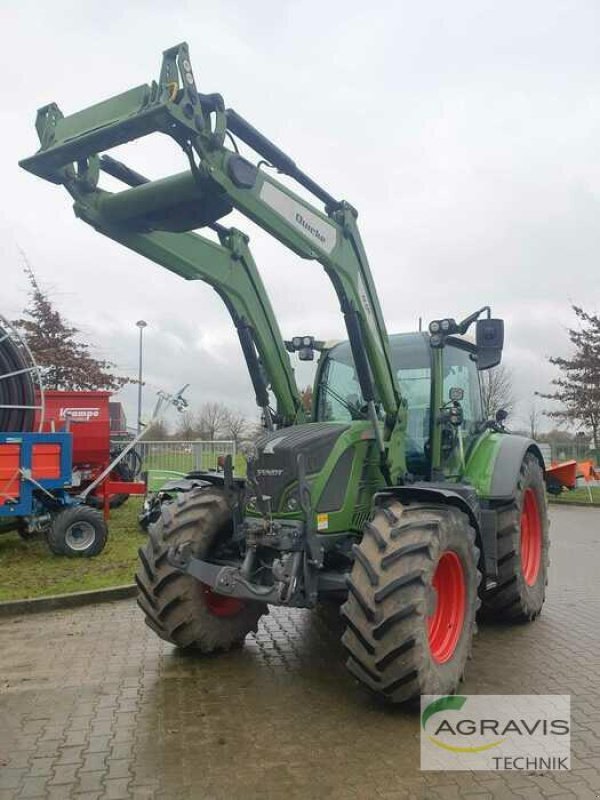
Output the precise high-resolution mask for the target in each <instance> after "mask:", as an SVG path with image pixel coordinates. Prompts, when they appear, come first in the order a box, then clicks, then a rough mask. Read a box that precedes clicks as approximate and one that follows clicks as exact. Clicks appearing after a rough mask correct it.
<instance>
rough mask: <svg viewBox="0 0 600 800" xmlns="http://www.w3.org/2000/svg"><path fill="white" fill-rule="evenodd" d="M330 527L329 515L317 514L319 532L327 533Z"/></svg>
mask: <svg viewBox="0 0 600 800" xmlns="http://www.w3.org/2000/svg"><path fill="white" fill-rule="evenodd" d="M328 527H329V514H317V530H318V531H326V530H327V528H328Z"/></svg>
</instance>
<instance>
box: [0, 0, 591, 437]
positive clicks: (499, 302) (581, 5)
mask: <svg viewBox="0 0 600 800" xmlns="http://www.w3.org/2000/svg"><path fill="white" fill-rule="evenodd" d="M0 29H1V30H2V33H3V35H2V50H1V52H0V62H1V66H2V73H3V75H4V80H3V89H2V96H3V101H2V106H1V111H0V114H1V116H2V119H1V129H0V130H1V131H2V133H1V137H2V147H1V148H0V175H1V177H2V190H3V202H2V204H0V246H1V251H2V262H1V264H2V266H1V267H0V269H1V271H2V272H1V274H2V278H3V280H2V289H3V291H2V303H1V305H0V313H2V314H4V315H5V316H9V317H11V316H14V315H15V314H17V313H19V311H20V310H21V309H22V307H23V305H24V303H25V301H26V289H27V286H26V281H25V279H24V276H23V274H22V271H21V263H20V257H19V251H18V247H21V248H23V250H24V251H25V252H26V253H27V255H28V257H29V259H30V261H31V262H32V264H33V265H34V268H35V270H36V273H37V275H38V278H39V280H40V282H41V283H42V284H43V285H44V286H45V287H47V288H49V289H50V290H51V292H52V295H53V298H54V300H55V301H56V304H57V305H58V307H59V308H60V310H61V311H63V312H64V314H65V315H66V316H67V317H68V318H69V319H70V320H71V321H72V322H73V323H74V324H76V325H77V326H79V327H80V328H81V329H82V331H83V332H84V334H85V336H86V338H87V340H88V341H89V342H90V343H92V344H93V345H94V347H95V349H96V352H97V353H98V354H99V355H101V356H102V357H105V358H109V359H111V360H113V361H115V362H117V364H118V365H119V367H120V368H121V370H122V371H123V372H124V373H126V374H131V375H132V376H133V375H134V374H135V371H136V359H137V351H136V347H137V338H136V337H137V329H136V328H135V321H136V320H137V319H139V318H140V317H143V318H144V319H146V320H147V321H148V323H149V327H148V329H147V331H146V345H147V347H146V354H147V373H146V374H147V380H148V382H149V384H150V388H149V389H148V391H147V397H148V398H149V400H150V397H151V393H152V392H153V391H155V390H156V389H157V388H165V389H175V388H177V387H178V386H179V385H181V384H183V383H186V382H189V383H191V384H192V389H191V391H190V398H191V399H192V400H193V401H194V402H196V403H199V402H202V401H203V400H217V399H218V400H223V401H224V402H225V403H227V404H229V405H232V406H234V407H238V408H240V409H241V410H243V411H245V412H247V413H249V414H253V413H254V410H253V409H254V407H253V394H252V390H251V386H250V382H249V379H248V378H247V376H246V373H245V368H244V364H243V361H242V358H241V355H240V353H239V346H238V343H237V339H236V336H235V334H234V331H233V327H232V325H231V323H230V321H229V317H228V315H227V313H226V312H225V310H224V308H223V306H222V304H221V301H220V300H219V299H218V297H217V296H216V295H215V294H214V292H213V291H212V290H211V289H209V288H208V287H206V286H204V285H203V284H190V283H187V282H185V281H182V280H181V279H179V278H177V277H175V276H173V275H170V274H169V273H167V272H166V271H164V270H161V269H160V268H158V267H157V266H155V265H154V264H152V263H150V262H148V261H145V260H144V259H143V258H141V257H139V256H136V255H135V254H133V253H130V252H128V251H126V250H125V249H123V248H122V247H120V246H118V245H116V244H114V243H112V242H110V241H108V240H106V239H104V238H103V237H101V236H100V235H99V234H97V233H96V232H95V231H93V230H92V229H90V228H88V227H87V226H86V225H85V224H83V223H82V222H80V221H78V220H76V219H75V217H74V216H73V213H72V210H71V204H70V199H69V197H68V196H67V194H66V193H65V192H64V190H61V189H60V188H59V187H56V186H53V185H51V184H48V183H46V182H44V181H41V180H39V179H36V178H34V177H33V176H31V175H29V174H27V173H25V172H23V171H22V170H20V169H19V168H18V167H17V160H18V159H19V158H22V157H23V156H26V155H30V154H31V153H33V152H34V150H35V149H36V148H37V146H38V140H37V136H36V134H35V130H34V120H35V111H36V109H37V108H38V107H39V106H41V105H45V104H46V103H48V102H51V101H56V102H57V103H58V104H59V106H60V107H61V109H62V110H63V112H65V113H67V114H68V113H71V112H73V111H75V110H78V109H80V108H82V107H85V106H87V105H90V104H92V103H94V102H96V101H98V100H100V99H103V98H104V97H106V96H109V95H112V94H116V93H118V92H119V91H122V90H124V89H127V88H130V87H132V86H135V85H137V84H139V83H142V82H150V81H151V80H152V79H155V78H157V77H158V70H159V67H160V58H161V53H162V50H163V49H165V48H166V47H168V46H170V45H173V44H175V43H177V42H179V41H181V40H187V41H188V43H189V45H190V49H191V57H192V63H193V65H194V68H195V73H196V80H197V83H198V85H199V88H200V90H201V91H204V92H213V91H218V92H220V93H221V94H223V95H224V97H225V101H226V104H227V105H229V106H233V107H234V108H236V110H238V111H239V112H240V113H242V114H243V115H244V116H246V117H247V118H249V119H250V120H251V121H252V122H253V124H255V126H257V127H258V128H260V129H261V130H262V131H263V132H265V133H266V134H267V135H268V136H269V137H270V138H271V139H272V140H274V141H275V142H276V143H278V144H279V145H280V146H281V147H283V149H285V150H286V151H287V152H289V153H290V154H291V155H292V156H293V158H294V159H295V160H296V162H297V163H298V164H299V165H300V166H301V167H302V168H303V169H305V170H306V171H307V172H309V174H311V175H313V176H314V177H315V178H316V179H317V180H318V181H319V182H320V183H321V184H322V185H324V186H325V187H326V188H328V189H329V190H330V191H331V193H332V194H334V195H335V196H337V197H343V198H345V199H347V200H349V201H350V202H351V203H352V204H353V205H355V206H356V207H357V208H358V210H359V214H360V217H359V224H360V227H361V232H362V236H363V239H364V242H365V246H366V248H367V253H368V254H369V259H370V263H371V268H372V270H373V273H374V276H375V281H376V283H377V286H378V289H379V292H380V296H381V299H382V304H383V309H384V313H385V316H386V320H387V322H388V329H389V330H390V331H393V332H395V331H400V330H406V329H414V328H416V325H417V320H418V318H419V316H422V317H423V319H424V320H425V321H429V320H430V319H432V318H436V317H439V316H445V315H450V316H455V317H456V318H459V317H461V316H464V315H465V314H467V313H469V312H470V311H472V310H473V309H474V308H476V307H479V306H481V305H484V304H490V305H491V306H492V308H493V311H494V313H495V314H496V315H498V316H502V317H504V318H505V320H506V325H507V327H506V350H505V362H506V363H507V364H508V365H510V366H511V367H512V368H513V370H514V373H515V377H516V390H517V394H518V395H519V398H520V400H521V405H520V413H521V414H524V413H525V412H526V410H527V407H528V405H529V403H530V398H531V396H532V393H533V391H534V390H535V389H544V388H545V387H546V386H547V383H548V381H549V379H550V378H551V377H552V374H553V371H552V369H551V368H550V367H549V366H548V365H547V363H546V358H547V356H548V355H550V354H554V353H558V352H565V351H566V350H567V349H568V342H567V336H566V328H567V326H568V325H569V324H570V323H571V322H572V317H571V314H570V310H569V304H570V303H571V302H575V303H577V304H582V305H583V306H584V307H585V308H587V309H589V310H591V311H598V310H600V270H599V268H598V262H599V255H600V47H599V44H598V43H599V41H600V4H599V3H598V2H597V0H590V1H589V2H587V1H586V0H528V2H523V0H519V1H518V2H515V1H514V0H503V2H496V1H495V0H494V1H487V2H486V0H455V1H454V2H452V3H449V2H447V0H423V2H421V3H415V2H412V0H410V1H405V0H400V1H399V2H371V3H365V2H355V1H354V0H346V1H345V2H328V3H325V2H323V1H322V0H321V1H320V2H313V0H304V2H302V3H297V2H287V0H268V1H264V2H263V1H261V0H254V2H252V3H247V2H242V0H236V1H234V0H231V2H218V0H215V2H211V3H206V2H202V0H194V1H193V2H182V1H179V2H178V0H171V2H170V3H168V4H159V3H157V2H132V1H131V0H129V1H128V2H118V3H117V2H113V0H104V1H103V2H61V0H54V2H52V3H42V2H40V1H39V0H38V2H31V1H30V2H28V1H27V0H20V1H19V2H11V1H10V0H3V2H1V3H0ZM128 161H129V163H131V165H132V166H134V167H135V168H137V169H139V170H140V171H141V172H145V173H148V174H149V175H150V176H158V175H162V174H166V173H167V172H169V171H175V170H177V169H181V168H183V164H184V162H183V160H182V156H181V154H180V153H179V152H178V151H177V148H176V146H175V145H174V144H173V143H170V142H164V143H163V142H158V143H154V142H149V141H148V140H141V141H140V142H138V143H135V144H133V145H131V146H129V148H128ZM225 222H226V223H227V224H236V225H237V226H239V227H241V228H243V229H244V230H246V231H247V232H248V233H249V234H250V235H251V246H252V249H253V252H254V255H255V258H256V260H257V263H258V265H259V267H260V269H261V272H262V274H263V277H264V280H265V282H266V284H267V287H268V289H269V291H270V294H271V298H272V301H273V304H274V306H275V308H276V310H277V313H278V317H279V320H280V324H281V327H282V330H283V333H284V335H285V336H292V335H294V334H297V333H307V332H308V333H314V334H316V335H318V336H319V337H322V338H330V337H331V338H332V337H342V336H343V333H344V329H343V323H342V318H341V316H340V314H339V311H338V305H337V301H336V299H335V296H334V294H333V290H332V289H331V288H330V285H329V283H328V281H327V280H326V278H325V276H324V273H323V272H322V270H321V268H320V267H319V266H318V265H316V264H315V263H313V262H304V261H300V260H299V259H297V258H296V257H295V256H293V255H292V254H291V253H289V252H287V251H286V250H285V249H284V248H283V246H281V245H279V244H278V243H277V242H275V241H274V240H271V239H270V238H269V237H268V236H267V235H266V234H264V233H262V232H261V231H260V229H258V228H257V227H256V226H254V225H252V224H251V223H249V222H247V221H246V220H244V219H243V218H241V217H238V216H236V215H235V214H234V215H231V216H230V217H228V218H226V220H225ZM124 399H125V402H126V404H127V408H128V411H129V416H130V421H132V422H133V420H134V416H135V415H134V412H133V407H134V393H133V392H129V393H125V398H124ZM149 404H150V403H149Z"/></svg>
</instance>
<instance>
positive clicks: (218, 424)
mask: <svg viewBox="0 0 600 800" xmlns="http://www.w3.org/2000/svg"><path fill="white" fill-rule="evenodd" d="M228 413H229V412H228V409H227V407H226V406H225V405H223V403H204V405H202V406H201V407H200V410H199V412H198V425H197V427H198V433H199V435H200V438H201V439H206V440H207V441H209V442H212V441H214V440H215V439H219V438H220V437H222V436H223V431H224V428H225V426H226V424H227V417H228Z"/></svg>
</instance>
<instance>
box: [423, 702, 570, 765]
mask: <svg viewBox="0 0 600 800" xmlns="http://www.w3.org/2000/svg"><path fill="white" fill-rule="evenodd" d="M570 716H571V715H570V697H569V696H568V695H443V696H437V695H424V696H423V697H422V698H421V769H425V770H438V769H439V770H519V769H526V770H538V769H539V770H566V769H569V768H570Z"/></svg>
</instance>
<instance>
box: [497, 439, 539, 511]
mask: <svg viewBox="0 0 600 800" xmlns="http://www.w3.org/2000/svg"><path fill="white" fill-rule="evenodd" d="M527 453H532V455H534V456H535V457H536V458H537V460H538V461H539V462H540V466H541V468H542V469H543V470H545V465H544V457H543V455H542V453H541V451H540V448H539V447H538V446H537V444H536V443H535V442H534V441H533V439H529V438H528V437H527V436H517V435H515V434H506V435H505V436H502V438H501V440H500V445H499V447H498V451H497V454H496V458H495V460H494V466H493V471H492V478H491V481H490V487H489V493H488V492H486V499H488V500H512V499H513V498H514V496H515V495H516V493H517V482H518V480H519V473H520V471H521V465H522V463H523V459H524V458H525V456H526V454H527Z"/></svg>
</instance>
